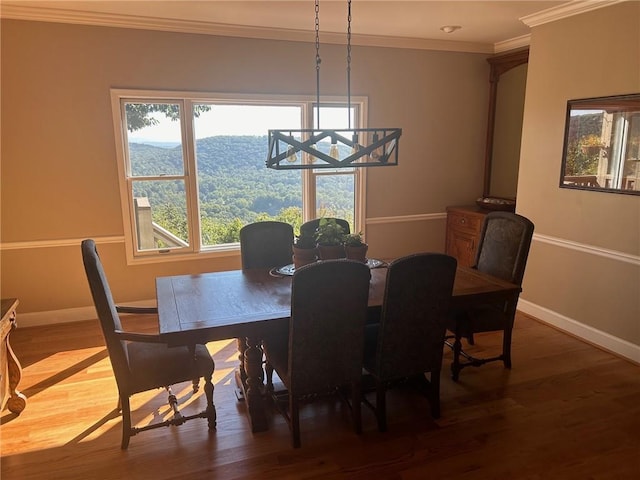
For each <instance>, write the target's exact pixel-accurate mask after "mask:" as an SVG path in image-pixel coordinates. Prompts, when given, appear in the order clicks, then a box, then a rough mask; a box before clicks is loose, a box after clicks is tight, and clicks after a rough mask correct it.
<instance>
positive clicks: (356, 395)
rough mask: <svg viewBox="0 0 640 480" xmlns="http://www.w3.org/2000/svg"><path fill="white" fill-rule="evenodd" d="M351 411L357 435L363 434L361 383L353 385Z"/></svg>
mask: <svg viewBox="0 0 640 480" xmlns="http://www.w3.org/2000/svg"><path fill="white" fill-rule="evenodd" d="M351 405H352V406H351V409H352V412H351V413H352V414H353V426H354V430H355V432H356V433H357V434H361V433H362V386H361V384H360V383H359V382H353V383H352V384H351Z"/></svg>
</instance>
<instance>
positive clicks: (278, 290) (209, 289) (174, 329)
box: [156, 262, 521, 433]
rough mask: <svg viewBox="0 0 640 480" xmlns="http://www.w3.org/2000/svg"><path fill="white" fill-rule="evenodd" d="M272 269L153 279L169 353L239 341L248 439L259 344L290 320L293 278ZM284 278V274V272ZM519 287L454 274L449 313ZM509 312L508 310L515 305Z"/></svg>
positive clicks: (259, 399)
mask: <svg viewBox="0 0 640 480" xmlns="http://www.w3.org/2000/svg"><path fill="white" fill-rule="evenodd" d="M386 265H387V264H386V263H385V262H379V266H378V265H376V266H377V267H378V268H372V269H371V282H370V287H369V309H370V313H371V315H369V317H370V318H371V319H374V320H373V321H375V319H376V318H379V315H378V312H379V311H380V309H381V307H382V302H383V296H384V289H385V283H386V276H387V268H385V266H386ZM280 271H281V270H277V269H268V268H263V269H249V270H233V271H221V272H211V273H201V274H194V275H175V276H166V277H158V278H157V279H156V296H157V302H158V323H159V335H160V337H161V338H162V339H163V340H164V341H165V342H166V343H167V344H168V345H170V346H178V345H187V346H193V345H195V344H203V343H207V342H210V341H215V340H225V339H238V350H239V356H238V358H239V362H238V367H237V369H236V372H235V378H236V383H237V387H238V391H239V397H240V398H242V399H244V401H245V402H246V405H247V414H248V418H249V423H250V426H251V431H252V432H254V433H255V432H261V431H265V430H267V429H268V418H267V410H266V408H265V404H264V402H265V399H264V397H265V391H264V390H265V387H264V373H263V372H264V371H263V368H262V358H263V351H262V339H263V338H264V337H265V336H267V335H269V334H270V333H274V332H278V331H286V326H287V325H288V322H289V317H290V314H291V283H292V278H293V276H292V274H284V275H283V274H281V273H279V272H280ZM286 273H289V272H286ZM520 291H521V288H520V286H518V285H515V284H512V283H509V282H506V281H504V280H501V279H499V278H496V277H492V276H490V275H488V274H485V273H482V272H479V271H478V270H475V269H473V268H468V267H461V266H459V267H458V268H457V271H456V277H455V283H454V287H453V294H452V298H451V306H452V308H453V307H468V306H472V305H475V304H478V303H486V302H492V301H506V300H510V299H511V300H513V299H517V297H518V295H519V293H520ZM514 304H515V302H514Z"/></svg>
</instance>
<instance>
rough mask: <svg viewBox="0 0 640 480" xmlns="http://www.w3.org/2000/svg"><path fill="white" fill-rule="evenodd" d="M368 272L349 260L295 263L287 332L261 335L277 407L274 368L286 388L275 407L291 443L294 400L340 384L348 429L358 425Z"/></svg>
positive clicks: (296, 428)
mask: <svg viewBox="0 0 640 480" xmlns="http://www.w3.org/2000/svg"><path fill="white" fill-rule="evenodd" d="M370 278H371V272H370V270H369V268H368V267H367V266H366V265H364V264H363V263H361V262H357V261H355V260H346V259H340V260H326V261H323V262H318V263H315V264H310V265H306V266H304V267H301V268H299V269H298V270H296V272H295V273H294V275H293V280H292V282H293V283H292V290H291V318H290V320H289V332H288V336H284V337H283V336H273V337H268V338H265V339H264V348H265V355H266V359H267V362H266V367H265V369H266V377H267V389H268V391H270V392H272V393H273V394H274V395H273V396H274V400H275V403H276V406H277V407H279V405H280V402H279V397H280V396H279V395H277V392H274V387H273V381H272V375H273V371H274V369H275V371H276V372H277V373H278V376H279V377H280V379H281V380H282V383H283V384H284V386H285V387H286V389H287V394H288V409H287V408H279V410H280V411H281V413H283V415H284V417H285V419H286V420H287V422H288V423H289V428H290V429H291V436H292V443H293V446H294V447H295V448H297V447H299V446H300V420H299V417H300V416H299V410H300V403H301V402H302V401H303V400H304V399H309V398H311V397H313V396H314V395H321V394H327V393H341V392H342V390H343V387H350V388H351V403H350V405H349V406H350V408H351V409H352V415H353V422H354V429H355V431H356V433H360V432H361V431H362V423H361V415H360V413H361V412H360V408H361V406H360V404H361V388H360V382H361V377H362V353H363V345H364V326H365V322H366V318H367V304H368V299H369V281H370ZM345 400H346V398H345ZM347 404H349V402H348V400H347Z"/></svg>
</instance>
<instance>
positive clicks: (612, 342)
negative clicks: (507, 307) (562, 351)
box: [518, 298, 640, 364]
mask: <svg viewBox="0 0 640 480" xmlns="http://www.w3.org/2000/svg"><path fill="white" fill-rule="evenodd" d="M518 310H520V311H521V312H523V313H526V314H527V315H531V316H532V317H535V318H536V319H538V320H540V321H541V322H544V323H547V324H549V325H551V326H553V327H555V328H557V329H559V330H562V331H564V332H567V333H569V334H571V335H574V336H576V337H578V338H580V339H581V340H584V341H585V342H588V343H591V344H593V345H596V346H598V347H600V348H602V349H604V350H607V351H609V352H611V353H614V354H616V355H619V356H621V357H624V358H627V359H629V360H631V361H632V362H634V363H636V364H640V345H635V344H633V343H631V342H628V341H626V340H623V339H621V338H618V337H614V336H613V335H611V334H609V333H606V332H603V331H601V330H598V329H596V328H593V327H590V326H588V325H585V324H583V323H580V322H577V321H576V320H573V319H571V318H569V317H565V316H564V315H561V314H559V313H557V312H554V311H552V310H549V309H547V308H544V307H541V306H539V305H536V304H535V303H531V302H528V301H526V300H523V299H522V298H521V299H520V300H518Z"/></svg>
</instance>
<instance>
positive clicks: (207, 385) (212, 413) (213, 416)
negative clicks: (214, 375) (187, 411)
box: [204, 377, 218, 430]
mask: <svg viewBox="0 0 640 480" xmlns="http://www.w3.org/2000/svg"><path fill="white" fill-rule="evenodd" d="M213 390H214V386H213V382H212V381H211V377H208V378H207V377H205V379H204V394H205V395H206V397H207V424H208V426H209V430H215V429H216V426H217V419H218V414H217V413H216V406H215V404H214V403H213Z"/></svg>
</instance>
